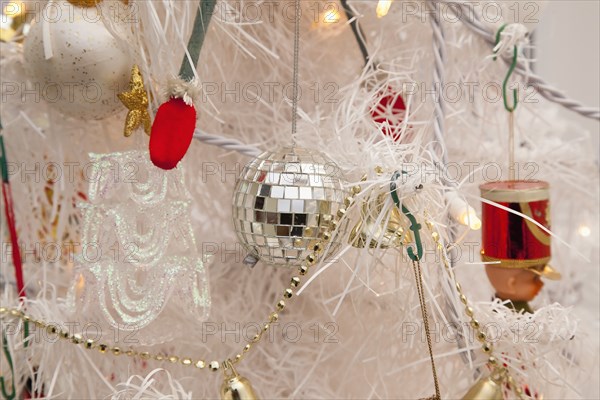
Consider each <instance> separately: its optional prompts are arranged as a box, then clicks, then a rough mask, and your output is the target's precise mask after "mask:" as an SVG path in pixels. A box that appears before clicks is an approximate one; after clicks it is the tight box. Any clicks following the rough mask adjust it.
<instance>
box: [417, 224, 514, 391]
mask: <svg viewBox="0 0 600 400" xmlns="http://www.w3.org/2000/svg"><path fill="white" fill-rule="evenodd" d="M425 225H426V226H427V229H428V230H429V232H431V237H432V238H433V241H434V242H435V245H436V248H437V250H438V252H439V254H440V258H441V259H442V263H443V264H444V268H445V269H446V272H447V273H448V276H450V277H451V278H452V280H453V282H454V286H455V287H456V291H457V292H458V295H459V299H460V302H461V303H462V304H463V305H464V306H465V308H464V313H465V315H466V316H467V317H468V318H469V325H470V326H471V328H472V329H473V330H474V331H475V333H476V337H477V340H478V341H479V342H481V351H483V352H484V353H485V354H487V355H488V359H487V365H488V367H489V368H490V369H491V370H492V375H494V376H495V377H496V379H497V380H499V381H506V382H508V384H509V387H510V388H511V389H512V390H513V391H514V392H515V394H516V395H517V396H518V397H519V398H520V399H523V389H521V387H520V386H518V385H517V384H516V383H515V381H514V379H513V377H512V376H511V374H510V372H509V371H508V369H507V368H506V367H504V366H501V365H498V358H496V356H495V355H494V345H493V344H492V343H491V342H490V341H488V337H487V335H486V334H485V332H484V331H483V329H482V328H481V324H480V323H479V321H478V320H477V319H476V318H475V313H474V311H473V308H472V307H471V306H470V305H469V300H468V299H467V296H465V294H464V292H463V290H462V286H461V284H460V283H459V282H458V281H457V280H456V276H455V275H454V273H453V272H452V270H451V268H450V263H449V262H448V257H447V255H446V252H445V251H444V246H443V245H442V243H441V241H440V235H439V233H438V232H436V231H435V230H434V227H433V223H432V222H431V221H429V220H425Z"/></svg>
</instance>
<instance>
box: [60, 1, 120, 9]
mask: <svg viewBox="0 0 600 400" xmlns="http://www.w3.org/2000/svg"><path fill="white" fill-rule="evenodd" d="M67 1H68V2H69V3H71V4H73V5H74V6H75V7H83V8H89V7H96V4H98V3H100V2H102V0H67ZM121 1H122V2H123V3H124V4H125V5H129V0H121Z"/></svg>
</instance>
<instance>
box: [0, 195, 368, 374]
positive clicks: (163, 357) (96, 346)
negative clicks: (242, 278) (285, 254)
mask: <svg viewBox="0 0 600 400" xmlns="http://www.w3.org/2000/svg"><path fill="white" fill-rule="evenodd" d="M360 191H361V188H360V186H354V187H353V188H352V195H351V196H349V197H348V198H347V201H346V206H347V207H349V206H350V205H351V204H352V203H353V199H354V196H355V195H356V194H358V193H360ZM346 211H347V209H344V211H343V212H342V213H338V216H337V219H332V220H331V223H330V226H331V228H332V229H331V230H332V231H333V230H335V227H337V226H338V222H339V219H340V218H342V217H343V216H344V215H345V213H346ZM332 237H333V235H332V233H331V231H327V232H325V233H324V234H323V235H322V239H319V240H318V241H317V243H316V244H315V245H314V248H313V253H311V254H309V255H308V256H307V257H306V259H305V261H304V262H303V263H302V264H301V265H300V267H298V273H299V275H306V273H307V272H308V270H309V269H310V267H311V266H313V265H314V264H315V263H316V261H317V260H318V259H319V256H320V254H321V253H322V250H323V249H324V247H325V246H324V245H325V244H326V243H327V242H329V241H331V239H332ZM300 283H301V279H300V277H298V276H296V275H295V274H294V276H292V278H291V279H290V283H289V287H288V288H286V289H285V290H284V291H283V292H282V298H281V299H280V300H278V301H277V303H276V304H275V311H272V312H271V313H270V314H269V316H268V319H267V322H265V323H264V324H263V326H262V329H261V331H260V332H259V333H258V334H256V335H255V336H254V337H253V338H252V339H251V340H249V341H248V342H247V343H246V345H245V346H244V347H243V348H242V350H241V351H240V352H239V353H238V354H236V355H235V357H233V359H226V360H225V361H223V362H222V363H220V362H218V361H216V360H213V361H211V362H209V363H207V362H206V361H205V360H202V359H195V358H192V357H180V356H176V355H168V354H160V353H157V354H152V353H149V352H147V351H136V350H134V349H126V350H125V349H121V348H120V347H118V346H110V345H108V344H106V343H101V342H98V341H96V340H94V339H87V340H84V338H83V336H82V335H81V334H78V333H75V334H72V335H71V334H69V332H67V331H63V330H59V329H58V328H57V327H56V326H55V325H52V324H49V323H47V322H45V321H42V320H38V319H35V318H34V317H32V316H30V315H27V314H25V313H24V312H23V311H21V310H19V309H16V308H15V309H9V308H6V307H0V319H5V318H13V319H19V320H21V321H23V322H24V323H34V324H35V325H36V327H38V328H40V329H44V330H46V331H47V332H48V333H50V334H56V335H58V337H59V338H60V339H63V340H65V341H67V342H69V343H72V344H75V345H81V344H83V346H84V347H85V348H86V349H88V350H98V352H99V353H101V354H109V355H112V356H115V357H118V356H120V355H123V354H124V355H126V356H128V357H137V358H139V359H142V360H154V361H159V362H161V361H162V362H169V363H171V364H180V365H183V366H186V367H194V368H196V369H199V370H203V369H206V367H207V366H208V369H210V370H211V371H218V370H219V369H220V368H221V365H223V366H224V370H227V369H228V367H227V366H228V365H231V366H233V365H234V364H237V363H239V362H240V361H241V360H242V359H243V358H244V357H245V356H246V354H248V352H249V351H250V350H251V349H252V346H253V345H254V344H256V343H258V342H260V340H261V339H262V337H263V334H264V333H265V332H268V330H269V329H270V327H271V324H273V323H274V322H276V321H277V320H278V319H279V314H278V313H280V312H282V311H283V310H284V309H285V307H286V303H285V300H288V299H290V298H292V297H293V295H294V291H293V288H297V287H298V286H299V285H300Z"/></svg>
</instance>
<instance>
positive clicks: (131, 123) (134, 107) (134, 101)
mask: <svg viewBox="0 0 600 400" xmlns="http://www.w3.org/2000/svg"><path fill="white" fill-rule="evenodd" d="M118 96H119V100H121V103H123V105H125V107H127V109H128V110H129V112H128V113H127V118H126V119H125V128H124V129H123V134H124V135H125V137H129V136H131V134H132V133H133V132H134V131H135V130H136V129H137V128H139V127H140V126H142V125H143V127H144V132H146V134H147V135H148V136H150V129H151V127H152V121H151V120H150V114H149V113H148V92H146V88H145V87H144V79H143V78H142V73H141V72H140V69H139V67H138V66H137V65H134V66H133V68H131V80H130V81H129V91H128V92H123V93H119V94H118Z"/></svg>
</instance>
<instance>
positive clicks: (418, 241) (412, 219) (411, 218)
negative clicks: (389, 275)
mask: <svg viewBox="0 0 600 400" xmlns="http://www.w3.org/2000/svg"><path fill="white" fill-rule="evenodd" d="M401 174H406V171H402V172H400V171H396V172H394V175H392V180H391V181H390V194H391V195H392V199H393V200H394V203H395V204H396V207H398V208H400V209H402V212H403V213H404V215H405V216H406V218H408V219H409V221H410V228H409V229H410V230H411V231H413V234H414V237H415V247H416V248H417V254H415V251H414V249H413V248H412V247H408V248H407V249H406V252H407V253H408V257H409V258H410V259H411V260H413V261H419V260H420V259H421V257H423V243H421V234H420V232H419V231H420V230H421V224H419V223H418V222H417V219H416V218H415V216H414V215H413V214H412V212H410V210H409V209H408V208H406V206H405V205H404V204H401V203H400V198H399V197H398V192H397V191H396V190H397V188H398V186H397V185H396V180H397V179H398V178H399V177H400V175H401Z"/></svg>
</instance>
